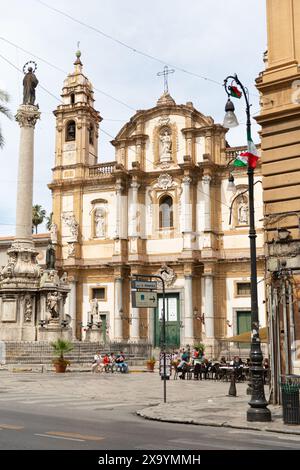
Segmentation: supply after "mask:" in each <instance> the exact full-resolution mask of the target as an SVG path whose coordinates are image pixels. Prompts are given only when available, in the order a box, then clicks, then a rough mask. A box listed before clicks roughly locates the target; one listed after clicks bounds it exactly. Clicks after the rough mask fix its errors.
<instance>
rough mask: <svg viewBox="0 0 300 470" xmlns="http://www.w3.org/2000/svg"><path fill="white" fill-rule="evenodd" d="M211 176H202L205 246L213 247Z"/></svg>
mask: <svg viewBox="0 0 300 470" xmlns="http://www.w3.org/2000/svg"><path fill="white" fill-rule="evenodd" d="M210 185H211V176H210V175H204V176H203V177H202V189H203V199H204V232H206V234H205V237H204V244H203V248H211V188H210Z"/></svg>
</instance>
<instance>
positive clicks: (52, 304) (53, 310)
mask: <svg viewBox="0 0 300 470" xmlns="http://www.w3.org/2000/svg"><path fill="white" fill-rule="evenodd" d="M61 298H62V295H61V293H60V292H57V291H56V292H49V293H48V295H47V309H48V311H49V312H50V314H51V318H58V317H59V302H60V300H61Z"/></svg>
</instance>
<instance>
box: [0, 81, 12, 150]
mask: <svg viewBox="0 0 300 470" xmlns="http://www.w3.org/2000/svg"><path fill="white" fill-rule="evenodd" d="M8 101H9V96H8V94H7V93H6V92H5V91H3V90H0V115H1V116H2V114H3V115H4V116H6V117H7V118H8V119H12V115H11V112H10V111H9V109H8V108H7V107H6V103H8ZM3 146H4V137H3V135H2V132H1V127H0V148H2V147H3Z"/></svg>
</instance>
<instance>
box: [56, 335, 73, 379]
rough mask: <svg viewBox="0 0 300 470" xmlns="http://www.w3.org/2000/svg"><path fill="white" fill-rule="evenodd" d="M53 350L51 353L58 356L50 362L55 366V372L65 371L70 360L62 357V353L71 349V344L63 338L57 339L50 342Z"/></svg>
mask: <svg viewBox="0 0 300 470" xmlns="http://www.w3.org/2000/svg"><path fill="white" fill-rule="evenodd" d="M51 346H52V347H53V349H54V351H53V354H54V355H55V356H58V358H57V359H53V361H52V363H53V365H54V367H55V371H56V372H66V368H67V366H68V365H70V361H68V360H67V359H65V358H64V354H65V353H67V352H69V351H72V349H73V345H72V343H71V342H70V341H68V340H65V339H60V338H59V339H57V340H56V341H54V342H53V343H51Z"/></svg>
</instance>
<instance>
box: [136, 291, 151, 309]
mask: <svg viewBox="0 0 300 470" xmlns="http://www.w3.org/2000/svg"><path fill="white" fill-rule="evenodd" d="M132 306H133V308H143V307H144V308H155V307H157V293H156V292H132Z"/></svg>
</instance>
